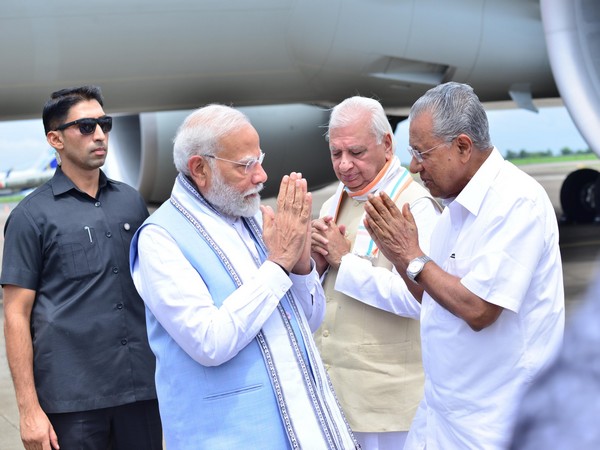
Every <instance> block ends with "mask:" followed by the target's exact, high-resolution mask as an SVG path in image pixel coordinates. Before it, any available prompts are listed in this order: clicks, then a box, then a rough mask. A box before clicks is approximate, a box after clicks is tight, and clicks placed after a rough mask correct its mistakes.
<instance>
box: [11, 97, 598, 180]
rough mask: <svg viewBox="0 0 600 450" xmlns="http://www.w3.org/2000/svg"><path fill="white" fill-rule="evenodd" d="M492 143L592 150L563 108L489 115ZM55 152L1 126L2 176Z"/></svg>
mask: <svg viewBox="0 0 600 450" xmlns="http://www.w3.org/2000/svg"><path fill="white" fill-rule="evenodd" d="M488 118H489V121H490V134H491V138H492V143H493V144H494V145H496V147H498V148H499V149H500V151H501V152H502V154H506V151H507V150H512V151H515V152H519V151H520V150H522V149H525V150H528V151H540V150H543V151H545V150H548V149H550V150H552V151H553V152H555V153H559V152H560V150H561V149H562V148H564V147H569V148H571V149H572V150H583V149H586V148H588V145H587V144H586V143H585V141H584V140H583V138H582V137H581V135H580V134H579V132H578V131H577V129H576V128H575V125H573V122H572V121H571V118H570V117H569V114H568V113H567V112H566V110H565V108H564V107H562V106H556V107H544V108H540V112H539V113H537V114H536V113H533V112H531V111H526V110H494V111H488ZM396 136H397V139H398V143H397V148H398V154H399V156H400V159H401V160H402V161H403V162H404V163H406V162H407V160H408V152H407V151H406V147H407V146H408V124H407V123H406V122H402V123H401V124H400V125H398V129H397V131H396ZM48 152H51V150H50V148H49V146H48V144H47V143H46V138H45V136H44V129H43V126H42V121H41V119H39V120H27V121H12V122H0V172H4V171H6V170H8V169H10V168H14V169H24V168H27V167H29V166H31V165H33V164H34V162H35V161H36V160H37V159H39V158H40V157H42V156H43V155H44V154H45V153H48Z"/></svg>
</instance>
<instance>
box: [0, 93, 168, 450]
mask: <svg viewBox="0 0 600 450" xmlns="http://www.w3.org/2000/svg"><path fill="white" fill-rule="evenodd" d="M43 123H44V128H45V131H46V138H47V141H48V143H49V144H50V145H51V146H52V147H53V148H54V150H55V151H56V154H57V160H58V161H59V164H60V165H59V166H58V167H57V169H56V172H55V174H54V177H53V178H52V179H51V180H50V181H48V182H47V183H46V184H44V185H43V186H40V187H39V188H38V189H36V190H35V191H34V192H33V193H31V194H30V195H28V196H27V197H26V198H25V199H23V200H22V201H21V202H20V203H19V204H18V205H17V206H16V207H15V209H14V210H13V211H12V213H11V214H10V216H9V218H8V220H7V222H6V227H5V244H4V256H3V267H2V275H1V277H0V282H1V283H2V286H3V289H4V316H5V317H4V320H5V335H6V349H7V358H8V362H9V366H10V370H11V373H12V377H13V381H14V386H15V391H16V395H17V403H18V407H19V413H20V428H21V439H22V440H23V443H24V445H25V448H27V449H30V448H44V449H46V448H58V447H59V446H60V448H63V449H72V448H86V449H94V450H107V449H109V448H110V449H112V450H116V449H123V450H125V449H139V450H146V449H162V430H161V424H160V416H159V413H158V405H157V400H156V392H155V387H154V367H155V363H154V355H153V354H152V352H151V350H150V348H149V345H148V340H147V334H146V328H145V318H144V305H143V302H142V300H141V299H140V297H139V295H138V294H137V291H136V289H135V287H134V285H133V282H132V279H131V275H130V273H129V268H128V255H129V244H130V241H131V239H132V237H133V234H134V233H135V231H136V229H137V228H138V227H139V226H140V225H141V223H142V222H143V221H144V220H145V219H146V218H147V217H148V210H147V208H146V205H145V203H144V201H143V199H142V198H141V196H140V195H139V193H138V192H137V191H136V190H134V189H133V188H131V187H130V186H127V185H125V184H123V183H120V182H116V181H113V180H110V179H108V178H107V177H106V176H105V175H104V173H103V172H102V170H101V169H100V167H101V166H102V165H103V164H104V161H105V159H106V154H107V151H108V136H109V132H110V130H111V128H112V119H111V118H110V117H109V116H107V115H106V114H105V113H104V110H103V99H102V95H101V92H100V89H99V88H97V87H95V86H83V87H79V88H70V89H64V90H61V91H57V92H54V93H53V94H52V96H51V98H50V100H48V102H47V103H46V105H45V106H44V111H43Z"/></svg>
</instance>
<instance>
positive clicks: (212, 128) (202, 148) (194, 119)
mask: <svg viewBox="0 0 600 450" xmlns="http://www.w3.org/2000/svg"><path fill="white" fill-rule="evenodd" d="M245 125H250V120H249V119H248V117H247V116H246V115H245V114H244V113H242V112H241V111H238V110H237V109H234V108H231V107H229V106H225V105H219V104H211V105H207V106H204V107H202V108H198V109H196V110H195V111H194V112H192V113H191V114H190V115H189V116H187V117H186V118H185V120H184V121H183V123H182V124H181V126H180V127H179V129H178V130H177V134H176V135H175V138H174V139H173V162H174V163H175V168H176V169H177V170H178V171H179V172H181V173H183V174H184V175H188V176H189V175H190V172H189V169H188V161H189V159H190V158H191V157H192V156H195V155H214V154H215V153H216V152H217V151H219V150H220V148H221V147H220V140H221V139H222V138H223V137H224V136H226V135H227V134H228V133H231V132H232V131H236V130H239V129H240V128H242V127H243V126H245ZM208 161H209V163H210V162H211V161H210V158H209V159H208Z"/></svg>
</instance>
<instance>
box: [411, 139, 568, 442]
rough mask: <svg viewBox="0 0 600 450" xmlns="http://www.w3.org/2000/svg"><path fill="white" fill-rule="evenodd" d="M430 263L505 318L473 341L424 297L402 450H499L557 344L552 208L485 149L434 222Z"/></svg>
mask: <svg viewBox="0 0 600 450" xmlns="http://www.w3.org/2000/svg"><path fill="white" fill-rule="evenodd" d="M430 256H431V257H432V258H433V260H434V261H435V262H436V263H437V264H438V265H439V266H440V267H441V268H442V269H444V270H445V271H446V272H449V273H451V274H453V275H456V276H458V277H460V278H461V283H462V284H463V285H464V286H465V287H466V288H467V289H469V290H470V291H471V292H473V293H474V294H476V295H478V296H479V297H480V298H482V299H484V300H486V301H488V302H490V303H493V304H496V305H499V306H501V307H503V308H504V310H503V311H502V313H501V314H500V317H499V318H498V319H497V320H496V322H495V323H493V324H492V325H491V326H489V327H487V328H485V329H484V330H482V331H479V332H475V331H473V330H472V329H471V328H470V327H469V326H468V325H467V323H466V322H465V321H464V320H462V319H460V318H458V317H456V316H454V315H453V314H452V313H450V312H449V311H447V310H446V309H444V308H443V307H441V306H440V305H439V304H438V303H436V302H435V301H434V300H433V299H432V298H431V296H429V295H428V294H427V293H424V295H423V301H422V306H421V308H422V310H421V340H422V344H423V347H422V351H423V364H424V367H425V374H426V380H425V398H424V402H423V404H422V408H420V410H419V411H418V412H417V417H416V419H415V422H414V423H413V427H411V433H410V434H411V435H409V438H408V443H407V446H406V448H407V449H413V448H423V445H424V444H426V448H427V450H434V449H444V450H445V449H463V448H481V449H486V450H488V449H503V448H505V447H506V446H507V444H508V443H509V442H510V437H511V433H512V427H513V426H514V421H515V413H516V408H517V406H518V404H519V401H520V398H521V396H522V393H523V391H524V389H525V388H526V387H527V386H528V385H529V384H530V383H531V381H532V379H533V378H534V377H535V376H536V375H538V374H539V372H540V371H541V370H543V369H544V368H545V367H546V366H547V365H548V364H549V363H550V362H551V361H552V359H553V358H554V357H555V355H556V353H557V351H558V350H559V348H560V346H561V343H562V337H563V329H564V288H563V278H562V263H561V258H560V251H559V245H558V225H557V220H556V215H555V212H554V208H553V207H552V204H551V202H550V200H549V199H548V196H547V194H546V192H545V191H544V190H543V188H542V187H541V186H540V185H539V184H538V183H537V182H536V181H535V180H534V179H533V178H531V177H530V176H528V175H526V174H525V173H524V172H522V171H521V170H519V169H517V168H516V167H515V166H514V165H512V164H511V163H509V162H507V161H504V160H503V158H502V156H501V155H500V153H499V152H498V151H497V150H496V149H494V151H493V152H492V153H491V154H490V156H489V157H488V159H487V160H486V161H485V163H484V164H483V165H482V166H481V167H480V169H479V170H478V171H477V173H476V174H475V176H474V177H473V178H472V180H471V181H470V182H469V183H468V184H467V186H466V187H465V188H464V189H463V191H462V192H461V193H460V194H459V196H458V197H457V198H456V199H454V201H452V202H451V203H449V204H448V205H447V208H446V209H445V210H444V212H443V213H442V216H441V217H440V219H439V221H438V222H437V226H436V227H435V230H434V232H433V234H432V238H431V251H430ZM419 424H421V425H424V424H426V425H425V426H426V428H425V429H424V430H423V429H419ZM423 433H424V434H423ZM423 439H426V442H424V441H423ZM418 441H420V442H418Z"/></svg>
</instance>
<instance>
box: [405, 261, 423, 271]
mask: <svg viewBox="0 0 600 450" xmlns="http://www.w3.org/2000/svg"><path fill="white" fill-rule="evenodd" d="M422 265H423V263H422V262H421V261H411V263H410V264H409V265H408V267H407V268H408V270H409V271H410V272H416V271H418V270H419V269H420V268H421V266H422Z"/></svg>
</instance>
